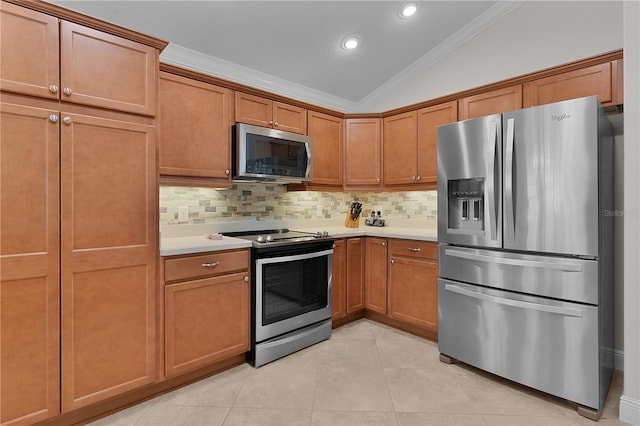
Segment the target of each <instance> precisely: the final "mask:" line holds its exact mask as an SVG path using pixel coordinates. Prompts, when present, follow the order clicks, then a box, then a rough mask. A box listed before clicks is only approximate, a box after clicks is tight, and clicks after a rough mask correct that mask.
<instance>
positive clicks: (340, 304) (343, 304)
mask: <svg viewBox="0 0 640 426" xmlns="http://www.w3.org/2000/svg"><path fill="white" fill-rule="evenodd" d="M332 263H333V270H332V275H331V277H332V278H331V284H332V286H331V318H332V319H333V320H337V319H340V318H344V317H346V316H347V250H346V245H345V240H344V239H341V240H336V241H335V242H334V244H333V259H332Z"/></svg>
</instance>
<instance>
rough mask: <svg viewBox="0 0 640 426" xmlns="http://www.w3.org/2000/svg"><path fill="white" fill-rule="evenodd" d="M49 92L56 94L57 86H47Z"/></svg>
mask: <svg viewBox="0 0 640 426" xmlns="http://www.w3.org/2000/svg"><path fill="white" fill-rule="evenodd" d="M49 91H50V92H51V93H58V86H56V85H55V84H52V85H51V86H49Z"/></svg>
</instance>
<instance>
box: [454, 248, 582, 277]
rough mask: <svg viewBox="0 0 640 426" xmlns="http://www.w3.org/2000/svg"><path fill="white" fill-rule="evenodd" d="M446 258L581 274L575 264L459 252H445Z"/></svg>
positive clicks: (580, 267)
mask: <svg viewBox="0 0 640 426" xmlns="http://www.w3.org/2000/svg"><path fill="white" fill-rule="evenodd" d="M444 254H445V255H446V256H452V257H459V258H460V259H469V260H478V261H480V262H490V263H499V264H501V265H513V266H526V267H530V268H545V269H557V270H560V271H567V272H582V265H580V264H575V263H552V262H540V261H537V260H522V259H511V258H508V257H494V256H485V255H483V254H475V253H467V252H464V251H460V250H445V251H444Z"/></svg>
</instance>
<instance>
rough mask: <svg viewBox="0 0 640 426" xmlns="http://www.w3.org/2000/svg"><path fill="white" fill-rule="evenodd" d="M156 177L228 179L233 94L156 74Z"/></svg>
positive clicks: (216, 87)
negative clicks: (157, 96)
mask: <svg viewBox="0 0 640 426" xmlns="http://www.w3.org/2000/svg"><path fill="white" fill-rule="evenodd" d="M159 114H160V117H159V135H160V154H159V156H160V174H161V175H173V176H198V177H210V178H221V179H225V180H229V179H230V178H231V177H230V170H231V124H232V122H231V120H232V114H233V92H232V91H231V90H229V89H225V88H223V87H218V86H214V85H212V84H207V83H203V82H200V81H196V80H192V79H189V78H185V77H181V76H177V75H174V74H169V73H164V72H163V73H160V108H159Z"/></svg>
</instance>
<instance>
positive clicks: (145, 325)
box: [61, 113, 158, 412]
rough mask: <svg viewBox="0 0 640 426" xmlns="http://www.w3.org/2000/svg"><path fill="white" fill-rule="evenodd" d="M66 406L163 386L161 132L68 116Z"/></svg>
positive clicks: (64, 205)
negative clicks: (159, 327)
mask: <svg viewBox="0 0 640 426" xmlns="http://www.w3.org/2000/svg"><path fill="white" fill-rule="evenodd" d="M62 120H63V124H62V125H61V137H62V140H61V142H62V150H61V152H62V161H61V164H62V179H61V185H62V186H61V195H62V200H61V203H62V208H61V212H62V410H63V412H67V411H70V410H73V409H76V408H79V407H82V406H85V405H88V404H91V403H94V402H97V401H100V400H103V399H106V398H108V397H111V396H114V395H118V394H120V393H122V392H125V391H128V390H131V389H134V388H136V387H139V386H142V385H145V384H148V383H151V382H153V381H154V380H155V371H156V366H155V359H156V353H155V341H156V335H155V334H156V333H155V329H156V324H155V321H156V290H155V289H156V284H155V273H156V272H155V271H156V256H157V241H156V240H157V234H158V231H157V217H158V216H157V214H158V213H157V208H158V200H157V195H156V193H157V187H156V185H157V184H156V168H155V164H156V161H155V131H154V128H153V127H150V126H146V125H142V124H138V123H133V122H125V121H118V120H106V119H102V118H97V117H92V116H86V115H77V114H65V113H63V119H62Z"/></svg>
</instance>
